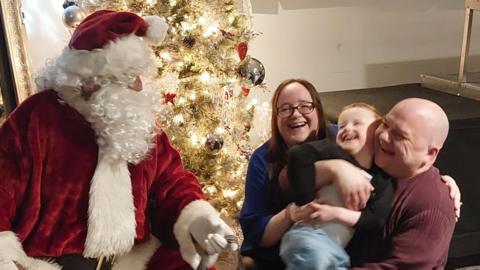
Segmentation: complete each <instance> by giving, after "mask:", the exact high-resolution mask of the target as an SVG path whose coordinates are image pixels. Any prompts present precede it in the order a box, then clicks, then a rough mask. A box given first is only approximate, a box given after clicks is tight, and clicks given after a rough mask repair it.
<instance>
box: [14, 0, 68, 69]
mask: <svg viewBox="0 0 480 270" xmlns="http://www.w3.org/2000/svg"><path fill="white" fill-rule="evenodd" d="M62 4H63V1H58V0H41V1H40V0H22V11H23V14H24V22H25V30H26V33H27V49H28V56H29V58H30V62H31V63H30V69H31V72H32V74H33V76H35V75H36V74H37V73H38V72H39V70H40V69H41V68H43V66H44V65H45V61H47V60H48V59H51V58H54V57H55V56H57V55H58V54H60V52H61V50H62V49H63V48H64V47H65V46H66V44H67V43H68V41H69V40H70V32H69V30H68V29H67V28H66V27H65V26H64V25H63V22H62V14H63V7H62Z"/></svg>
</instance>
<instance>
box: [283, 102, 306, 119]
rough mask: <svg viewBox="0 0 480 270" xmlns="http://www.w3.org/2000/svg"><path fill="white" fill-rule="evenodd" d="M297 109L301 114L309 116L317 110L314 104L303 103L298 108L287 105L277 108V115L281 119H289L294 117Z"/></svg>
mask: <svg viewBox="0 0 480 270" xmlns="http://www.w3.org/2000/svg"><path fill="white" fill-rule="evenodd" d="M295 109H297V110H298V112H299V113H301V114H309V113H311V112H313V109H315V105H314V104H313V102H302V103H300V104H298V105H297V106H292V105H289V104H285V105H283V106H280V107H278V108H277V115H278V116H279V117H281V118H287V117H290V116H292V114H293V112H294V111H295Z"/></svg>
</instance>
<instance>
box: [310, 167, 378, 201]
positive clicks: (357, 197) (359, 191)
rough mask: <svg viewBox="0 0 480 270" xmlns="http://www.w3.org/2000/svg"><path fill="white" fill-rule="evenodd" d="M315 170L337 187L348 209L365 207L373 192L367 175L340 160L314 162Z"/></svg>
mask: <svg viewBox="0 0 480 270" xmlns="http://www.w3.org/2000/svg"><path fill="white" fill-rule="evenodd" d="M315 169H316V171H317V172H319V171H320V172H325V173H326V174H328V176H329V177H331V178H332V179H331V182H332V183H333V184H335V185H336V186H337V188H338V190H339V192H340V194H342V198H343V200H344V202H345V206H346V207H347V208H348V209H352V210H360V209H362V208H364V207H365V205H366V203H367V200H368V198H369V197H370V193H371V192H372V191H373V186H372V185H371V184H370V179H371V176H370V175H369V174H368V173H366V172H365V171H364V170H361V169H359V168H358V167H356V166H354V165H353V164H351V163H349V162H347V161H345V160H340V159H333V160H325V161H318V162H315Z"/></svg>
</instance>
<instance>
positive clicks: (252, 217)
mask: <svg viewBox="0 0 480 270" xmlns="http://www.w3.org/2000/svg"><path fill="white" fill-rule="evenodd" d="M330 132H331V133H332V134H336V133H337V126H336V125H330ZM269 148H270V140H268V141H267V142H265V143H264V144H263V145H262V146H260V147H259V148H257V149H256V150H255V151H254V152H253V154H252V156H251V157H250V162H249V163H248V169H247V177H246V181H245V200H244V202H243V207H242V210H241V211H240V226H241V227H242V232H243V236H244V240H243V243H242V247H241V252H242V254H243V255H249V256H251V255H252V253H251V252H253V250H255V252H253V253H255V255H256V256H255V257H257V256H261V257H264V258H267V257H269V258H268V259H271V260H275V258H278V257H279V253H278V246H279V244H277V245H276V246H274V247H271V248H262V247H260V246H259V243H260V241H261V239H262V236H263V232H264V231H265V227H266V226H267V224H268V222H269V221H270V219H271V218H272V216H274V215H275V214H277V213H278V212H280V211H281V210H282V209H278V207H276V206H275V204H274V201H276V198H273V197H272V195H273V194H275V193H273V192H272V186H273V185H274V184H277V183H276V181H270V180H269V178H268V166H269V165H268V159H267V153H268V150H269ZM273 182H275V183H273ZM262 254H264V255H262Z"/></svg>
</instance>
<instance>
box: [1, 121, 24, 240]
mask: <svg viewBox="0 0 480 270" xmlns="http://www.w3.org/2000/svg"><path fill="white" fill-rule="evenodd" d="M21 130H22V128H21V127H19V126H18V125H16V121H15V117H13V116H12V117H10V118H8V119H7V121H6V122H5V123H4V124H3V125H2V126H1V127H0V194H1V196H0V232H2V231H9V230H11V229H12V228H11V226H12V221H13V220H14V219H15V215H16V212H17V209H18V208H19V207H20V205H21V204H22V198H23V194H24V192H25V190H26V187H27V184H28V181H29V179H30V177H31V175H30V171H31V170H30V169H29V168H30V165H29V164H30V162H29V158H27V157H26V156H28V155H25V154H24V152H26V151H27V150H25V149H24V148H23V147H27V143H26V142H25V141H23V140H22V134H23V133H22V132H21Z"/></svg>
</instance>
